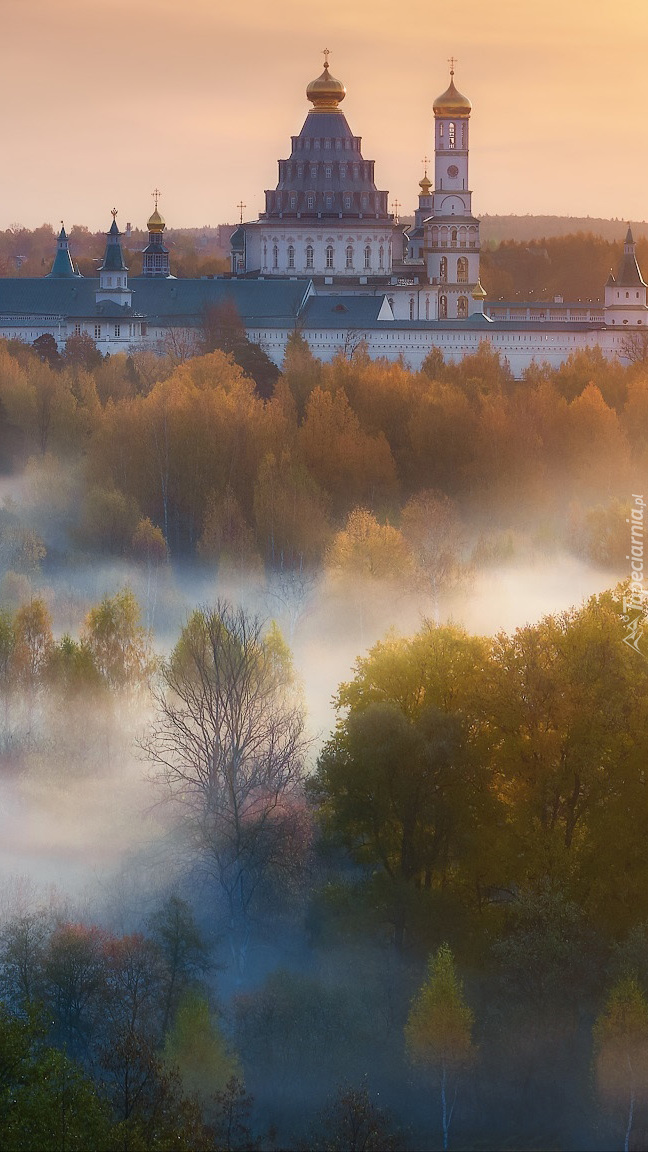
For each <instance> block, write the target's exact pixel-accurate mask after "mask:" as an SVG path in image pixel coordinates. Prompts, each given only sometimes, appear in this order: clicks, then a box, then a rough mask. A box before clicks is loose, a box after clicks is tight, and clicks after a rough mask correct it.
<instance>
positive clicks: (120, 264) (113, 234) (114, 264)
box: [99, 208, 128, 272]
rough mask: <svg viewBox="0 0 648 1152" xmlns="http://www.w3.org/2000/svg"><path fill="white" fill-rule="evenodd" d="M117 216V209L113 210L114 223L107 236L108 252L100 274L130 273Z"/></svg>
mask: <svg viewBox="0 0 648 1152" xmlns="http://www.w3.org/2000/svg"><path fill="white" fill-rule="evenodd" d="M116 215H117V209H116V208H113V210H112V217H113V222H112V224H111V225H110V230H109V231H108V232H107V233H106V236H107V243H106V251H105V254H104V260H103V264H102V265H101V268H100V269H99V271H100V272H127V271H128V269H127V267H126V265H125V263H124V253H123V252H122V246H121V239H120V237H121V235H122V233H121V232H120V231H119V228H118V227H117V221H116V219H115V217H116Z"/></svg>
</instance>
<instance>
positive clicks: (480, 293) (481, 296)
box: [472, 280, 486, 300]
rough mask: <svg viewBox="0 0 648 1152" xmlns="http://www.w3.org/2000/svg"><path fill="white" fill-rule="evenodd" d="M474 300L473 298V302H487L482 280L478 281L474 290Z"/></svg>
mask: <svg viewBox="0 0 648 1152" xmlns="http://www.w3.org/2000/svg"><path fill="white" fill-rule="evenodd" d="M472 298H473V300H485V299H486V293H485V291H484V288H483V285H482V282H481V280H478V281H477V283H476V284H475V287H474V288H473V290H472Z"/></svg>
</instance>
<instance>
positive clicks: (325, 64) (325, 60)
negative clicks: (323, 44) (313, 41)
mask: <svg viewBox="0 0 648 1152" xmlns="http://www.w3.org/2000/svg"><path fill="white" fill-rule="evenodd" d="M322 52H323V53H324V67H325V68H328V66H329V62H328V58H329V56H330V55H331V53H330V50H329V49H328V48H322Z"/></svg>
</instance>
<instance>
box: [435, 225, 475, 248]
mask: <svg viewBox="0 0 648 1152" xmlns="http://www.w3.org/2000/svg"><path fill="white" fill-rule="evenodd" d="M478 243H479V240H478V233H477V228H476V227H475V225H471V226H470V227H467V226H466V225H465V224H462V225H461V227H459V228H449V227H448V226H447V225H445V224H444V225H442V226H441V227H439V226H438V225H436V224H435V225H434V227H433V228H432V247H433V248H450V247H453V248H455V247H457V248H476V247H477V245H478Z"/></svg>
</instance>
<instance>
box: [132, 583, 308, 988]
mask: <svg viewBox="0 0 648 1152" xmlns="http://www.w3.org/2000/svg"><path fill="white" fill-rule="evenodd" d="M156 702H157V718H156V720H155V722H154V724H153V726H152V729H151V732H150V735H149V737H148V739H147V741H146V742H145V745H144V747H145V750H146V753H147V755H148V756H149V757H150V759H151V760H152V761H153V762H154V763H155V764H156V765H157V767H158V770H159V775H160V778H161V779H162V780H163V781H164V783H165V784H166V786H167V788H168V790H169V794H170V797H171V798H172V799H173V800H174V801H175V802H177V803H178V804H180V805H181V807H182V813H183V819H184V825H185V830H186V832H187V833H188V835H189V837H190V841H191V843H192V846H193V848H194V850H195V851H196V853H197V856H198V858H199V859H200V861H201V863H202V864H203V866H205V867H206V869H207V870H208V873H209V875H210V876H211V877H212V879H213V880H215V881H216V883H217V885H218V887H219V888H220V892H221V895H222V897H224V900H225V906H226V909H227V917H228V927H229V932H230V939H231V941H232V950H233V953H234V955H235V959H236V963H237V966H238V967H239V970H240V968H241V967H242V965H243V963H244V955H245V949H246V947H247V937H248V924H249V917H250V912H251V908H252V905H253V903H254V901H255V900H256V899H257V897H258V896H259V893H260V890H261V889H262V887H263V885H264V882H265V880H266V879H267V877H268V875H269V874H270V873H272V871H273V869H276V868H281V867H283V866H285V864H286V859H285V857H286V852H285V849H287V848H288V846H290V849H291V850H292V849H293V848H294V846H295V843H296V842H298V841H299V837H297V838H295V837H294V836H293V834H292V824H293V821H294V819H299V812H300V794H301V793H300V785H301V782H302V778H303V759H304V753H305V748H306V745H305V740H304V731H303V729H304V720H303V713H302V708H301V705H300V703H299V701H298V699H297V696H296V692H295V686H294V681H293V676H292V669H291V664H290V656H289V653H288V650H287V649H286V647H285V645H284V643H283V641H282V639H281V637H280V635H279V633H278V632H277V630H276V629H270V630H269V631H268V632H264V629H263V625H262V622H261V621H260V620H259V619H258V618H256V617H254V618H251V617H249V616H248V615H247V614H246V613H245V612H244V611H243V610H242V609H233V608H232V607H231V606H230V605H229V604H227V603H226V602H219V603H218V604H217V605H216V607H215V608H214V609H203V610H200V611H197V612H195V613H194V614H193V616H192V617H191V618H190V620H189V621H188V623H187V625H186V627H185V628H184V631H183V633H182V636H181V638H180V640H179V642H178V644H177V645H176V647H175V649H174V651H173V653H172V654H171V657H170V659H169V661H168V662H167V663H166V664H165V665H164V667H163V669H162V684H161V688H160V690H159V691H158V692H157V696H156ZM287 854H288V856H290V855H291V851H288V853H287Z"/></svg>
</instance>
